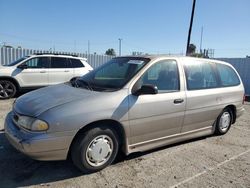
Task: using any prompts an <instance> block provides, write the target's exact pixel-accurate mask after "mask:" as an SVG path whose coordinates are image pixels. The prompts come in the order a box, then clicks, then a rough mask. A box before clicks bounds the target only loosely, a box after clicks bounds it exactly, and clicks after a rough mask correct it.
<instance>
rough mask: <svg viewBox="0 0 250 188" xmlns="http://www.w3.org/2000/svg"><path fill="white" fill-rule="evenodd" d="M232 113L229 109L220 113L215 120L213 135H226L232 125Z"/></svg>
mask: <svg viewBox="0 0 250 188" xmlns="http://www.w3.org/2000/svg"><path fill="white" fill-rule="evenodd" d="M232 117H233V115H232V112H231V110H230V109H227V108H226V109H224V110H223V111H222V113H221V114H220V115H219V117H218V118H217V122H216V127H215V133H216V134H217V135H223V134H226V133H227V132H228V131H229V129H230V127H231V124H232Z"/></svg>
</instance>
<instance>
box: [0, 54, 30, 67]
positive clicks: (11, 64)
mask: <svg viewBox="0 0 250 188" xmlns="http://www.w3.org/2000/svg"><path fill="white" fill-rule="evenodd" d="M27 58H28V56H25V57H22V58H20V59H18V60H16V61H13V62H11V63H10V64H8V65H3V66H8V67H10V66H14V65H16V64H18V63H20V62H21V61H23V60H25V59H27Z"/></svg>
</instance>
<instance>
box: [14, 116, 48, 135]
mask: <svg viewBox="0 0 250 188" xmlns="http://www.w3.org/2000/svg"><path fill="white" fill-rule="evenodd" d="M17 124H18V125H19V126H21V127H23V128H25V129H28V130H31V131H46V130H48V128H49V125H48V124H47V123H46V122H45V121H42V120H40V119H36V118H32V117H28V116H19V118H18V121H17Z"/></svg>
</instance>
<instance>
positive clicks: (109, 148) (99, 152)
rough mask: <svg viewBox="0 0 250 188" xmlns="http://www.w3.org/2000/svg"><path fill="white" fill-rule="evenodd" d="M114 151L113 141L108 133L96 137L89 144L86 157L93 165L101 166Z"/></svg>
mask: <svg viewBox="0 0 250 188" xmlns="http://www.w3.org/2000/svg"><path fill="white" fill-rule="evenodd" d="M112 152H113V141H112V139H111V138H110V137H109V136H107V135H101V136H98V137H96V138H94V139H93V140H92V141H91V142H90V144H89V145H88V148H87V151H86V159H87V162H88V163H89V165H91V166H95V167H97V166H101V165H103V164H105V163H106V162H107V161H108V160H109V158H110V156H111V154H112Z"/></svg>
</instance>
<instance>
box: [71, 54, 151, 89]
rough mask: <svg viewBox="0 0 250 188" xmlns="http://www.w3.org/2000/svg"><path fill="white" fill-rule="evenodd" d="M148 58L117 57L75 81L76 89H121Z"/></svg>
mask: <svg viewBox="0 0 250 188" xmlns="http://www.w3.org/2000/svg"><path fill="white" fill-rule="evenodd" d="M149 61H150V59H149V58H142V57H117V58H113V59H111V60H110V61H108V62H107V63H105V64H103V65H102V66H100V67H99V68H97V69H95V70H93V71H91V72H89V73H88V74H86V75H84V76H83V77H81V78H80V79H78V80H76V82H75V85H76V86H77V87H84V88H87V89H90V90H95V91H114V90H118V89H121V88H122V87H123V86H124V85H125V84H126V83H127V82H128V81H129V80H130V79H131V78H132V77H133V76H134V75H135V74H136V73H137V72H138V71H139V70H141V69H142V67H144V66H145V65H146V64H147V63H148V62H149Z"/></svg>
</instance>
